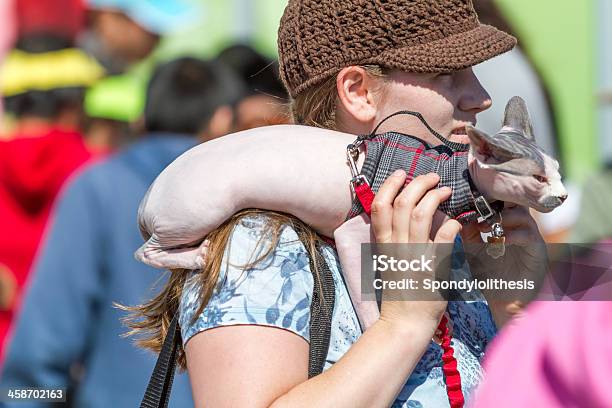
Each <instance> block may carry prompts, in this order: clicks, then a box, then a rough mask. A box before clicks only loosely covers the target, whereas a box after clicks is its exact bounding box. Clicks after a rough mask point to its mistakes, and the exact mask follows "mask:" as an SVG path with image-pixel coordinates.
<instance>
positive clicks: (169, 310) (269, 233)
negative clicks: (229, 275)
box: [116, 209, 321, 370]
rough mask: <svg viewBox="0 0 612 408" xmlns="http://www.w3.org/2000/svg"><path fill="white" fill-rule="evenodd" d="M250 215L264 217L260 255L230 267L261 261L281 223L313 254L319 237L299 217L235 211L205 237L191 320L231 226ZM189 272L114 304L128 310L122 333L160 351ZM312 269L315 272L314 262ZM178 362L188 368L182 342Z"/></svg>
mask: <svg viewBox="0 0 612 408" xmlns="http://www.w3.org/2000/svg"><path fill="white" fill-rule="evenodd" d="M253 215H259V216H265V217H266V222H265V227H264V228H265V229H264V231H263V233H262V236H261V238H260V239H259V242H258V243H257V245H256V249H255V251H254V253H261V254H262V255H260V256H259V257H257V259H254V260H252V261H250V262H249V263H248V264H246V265H233V266H236V267H240V268H242V269H243V270H245V271H246V270H249V269H252V268H253V267H254V266H255V265H257V264H258V263H260V262H262V261H264V260H265V259H266V258H267V257H268V256H270V254H271V253H272V251H273V250H274V248H275V247H276V246H277V245H278V242H279V238H280V234H281V231H282V228H283V227H284V226H288V227H291V228H292V229H293V230H295V231H296V233H297V234H298V236H299V237H301V239H302V241H303V242H306V243H307V244H306V250H307V251H308V254H309V256H310V257H313V256H314V255H315V253H316V252H315V251H316V244H317V242H319V241H320V240H321V238H320V237H319V236H318V235H317V234H316V232H314V231H313V230H312V229H311V228H310V227H308V226H307V225H306V224H304V223H303V222H302V221H300V220H299V219H297V218H295V217H293V216H291V215H288V214H283V213H277V212H272V211H264V210H257V209H247V210H243V211H240V212H238V213H236V214H234V215H233V216H232V217H231V218H230V219H228V220H227V221H226V222H225V223H223V224H222V225H221V226H220V227H218V228H217V229H215V230H214V231H212V232H211V233H210V234H208V235H207V237H206V238H207V239H208V241H209V247H208V252H207V256H206V264H205V266H204V268H203V269H202V271H201V272H200V273H197V274H195V275H194V277H193V278H194V279H196V280H197V282H195V284H197V287H198V288H199V289H200V294H199V298H198V310H197V312H196V313H195V315H194V320H195V319H197V317H198V316H199V315H200V314H201V313H202V311H203V310H204V308H205V307H206V305H207V304H208V302H209V300H210V298H211V296H212V295H213V292H214V290H215V288H216V287H217V285H218V283H219V275H220V272H221V269H222V267H223V265H222V263H223V255H224V253H225V248H226V246H227V245H228V243H229V241H230V239H231V235H232V232H233V230H234V228H235V227H236V225H237V224H238V223H239V222H240V220H241V219H243V218H244V217H248V216H253ZM264 245H265V246H264ZM188 272H189V271H186V270H180V269H177V270H172V271H169V277H168V279H167V281H166V283H165V285H164V286H163V287H162V289H161V290H160V292H159V293H158V294H157V295H156V296H155V297H153V298H152V299H151V300H149V301H147V302H145V303H143V304H141V305H136V306H123V305H119V304H116V307H118V308H120V309H122V310H125V311H127V312H129V315H128V316H127V317H125V318H123V323H124V324H125V325H126V326H128V327H129V329H130V330H129V332H127V333H126V334H125V335H124V336H134V337H135V339H136V340H135V342H136V345H137V346H139V347H142V348H144V349H148V350H151V351H153V352H154V353H159V352H160V350H161V347H162V344H163V341H164V338H165V337H166V334H167V333H168V328H169V326H170V322H171V321H172V318H173V317H174V315H175V314H176V313H178V309H179V304H180V300H181V296H182V293H183V286H184V285H185V282H186V280H187V278H188V276H189V273H188ZM313 272H314V273H315V274H318V270H316V263H315V271H313ZM317 276H318V275H317ZM317 281H319V280H318V279H315V282H317ZM191 323H193V322H191ZM177 364H178V366H179V368H180V369H183V370H184V369H186V367H187V364H186V359H185V352H184V350H183V347H182V345H179V350H178V357H177Z"/></svg>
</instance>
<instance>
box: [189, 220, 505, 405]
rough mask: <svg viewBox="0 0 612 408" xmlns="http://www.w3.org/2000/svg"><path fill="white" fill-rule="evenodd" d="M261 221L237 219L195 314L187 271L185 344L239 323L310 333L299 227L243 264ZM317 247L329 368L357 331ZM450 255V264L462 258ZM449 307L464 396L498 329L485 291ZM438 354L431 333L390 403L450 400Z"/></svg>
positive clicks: (329, 251)
mask: <svg viewBox="0 0 612 408" xmlns="http://www.w3.org/2000/svg"><path fill="white" fill-rule="evenodd" d="M265 223H266V218H265V215H256V216H249V217H245V218H243V219H242V220H241V221H240V222H239V223H238V224H237V225H236V227H235V228H234V231H233V232H232V235H231V237H230V241H229V243H228V245H227V247H226V250H225V255H224V259H223V263H222V268H221V273H220V276H219V284H218V286H217V288H216V290H215V292H214V294H213V296H212V298H211V300H210V302H209V303H208V304H207V305H206V307H205V308H204V310H203V312H202V313H201V314H200V315H199V316H195V313H196V311H197V309H198V296H199V293H200V287H199V285H198V283H197V280H196V279H195V278H197V276H196V274H197V273H198V272H197V271H196V272H192V275H191V276H190V277H189V278H188V279H187V281H186V283H185V286H184V289H183V295H182V299H181V304H180V315H179V317H180V318H179V322H180V326H181V333H182V338H183V344H186V343H187V342H188V341H189V339H190V338H191V337H193V336H194V335H195V334H197V333H200V332H202V331H204V330H207V329H211V328H214V327H219V326H231V325H237V324H254V325H262V326H272V327H279V328H283V329H286V330H290V331H292V332H294V333H296V334H297V335H299V336H301V337H303V338H304V339H305V340H306V341H309V323H310V300H311V296H312V290H313V278H312V274H311V272H310V265H309V257H308V252H307V251H306V249H305V248H304V246H303V245H302V243H301V241H300V240H299V239H298V236H297V234H296V232H295V231H294V230H293V229H292V228H291V227H289V226H285V227H283V229H282V230H281V234H280V240H279V243H278V245H277V246H276V248H274V250H273V251H272V252H271V253H270V254H269V255H268V256H267V257H266V258H265V259H263V260H262V261H260V262H259V263H258V264H257V265H255V266H254V267H253V268H250V269H246V270H243V268H241V266H243V265H247V264H248V263H250V262H252V261H253V260H256V259H258V258H259V257H260V256H261V255H262V254H263V253H262V251H265V250H266V249H267V248H266V244H265V240H266V239H267V237H266V236H265ZM262 242H263V245H262V244H261V243H262ZM322 252H323V256H324V257H325V260H326V262H327V264H328V265H329V268H330V270H331V272H332V275H333V277H334V282H335V285H336V303H335V306H334V312H333V317H332V329H331V340H330V347H329V351H328V354H327V361H326V364H325V369H327V368H329V367H330V366H331V365H332V364H334V363H335V362H336V361H338V360H339V359H340V358H341V357H342V355H343V354H344V353H346V352H347V351H348V349H349V348H350V347H351V345H352V344H353V343H355V342H356V341H357V340H358V339H359V336H361V334H362V332H361V328H360V325H359V321H358V319H357V315H356V313H355V310H354V308H353V305H352V303H351V299H350V297H349V294H348V291H347V287H346V285H345V283H344V281H343V278H342V274H341V272H340V262H339V260H338V257H337V254H336V252H335V250H334V249H333V248H332V247H331V246H328V245H326V246H323V248H322ZM454 261H456V262H454V264H455V266H457V264H458V265H461V263H462V262H463V260H461V259H459V260H454ZM448 313H449V315H450V318H451V320H452V321H453V325H454V329H453V330H454V333H453V340H452V345H453V347H454V349H455V357H456V358H457V362H458V369H459V372H460V373H461V380H462V389H463V393H464V395H465V398H466V404H467V402H469V398H470V395H471V394H472V392H473V391H474V389H475V387H476V386H477V385H478V383H479V382H480V381H481V378H482V367H481V363H480V361H481V359H482V357H483V356H484V351H485V348H486V346H487V344H488V343H489V341H490V340H491V339H492V337H493V336H494V335H495V333H496V330H495V325H494V323H493V320H492V317H491V314H490V311H489V308H488V306H487V304H486V303H485V302H484V300H482V299H481V300H476V301H462V302H449V305H448ZM441 358H442V350H441V348H440V346H438V345H437V344H436V343H434V342H433V341H432V342H431V343H430V344H429V347H428V348H427V350H426V352H425V353H424V355H423V357H422V358H421V361H420V362H419V363H418V364H417V366H416V368H415V369H414V371H413V373H412V375H411V376H410V377H409V378H408V379H407V381H406V384H405V386H404V387H403V389H402V391H401V392H400V394H399V395H398V397H397V399H396V401H395V402H394V404H393V405H392V406H393V407H410V408H416V407H448V406H449V403H448V397H447V395H446V386H445V384H444V378H443V374H442V359H441Z"/></svg>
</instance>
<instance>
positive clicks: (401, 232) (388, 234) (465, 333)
mask: <svg viewBox="0 0 612 408" xmlns="http://www.w3.org/2000/svg"><path fill="white" fill-rule="evenodd" d="M514 44H515V40H514V38H513V37H510V36H508V35H506V34H504V33H501V32H499V31H497V30H495V29H493V28H491V27H487V26H481V25H480V24H479V22H478V20H477V16H476V15H475V12H474V10H473V7H472V4H471V1H469V0H448V1H438V2H436V3H435V4H432V2H429V1H427V0H421V1H407V0H390V1H385V2H382V1H367V2H364V1H355V0H353V1H342V2H338V1H331V0H322V1H321V0H319V1H311V0H291V1H290V2H289V5H288V6H287V9H286V10H285V14H284V16H283V18H282V20H281V26H280V30H279V54H280V62H281V64H280V67H281V76H282V79H283V82H284V83H285V86H286V87H287V90H288V92H289V94H290V95H291V97H292V112H293V116H294V119H295V121H296V122H297V123H300V124H305V125H311V126H319V127H324V128H329V129H335V130H339V131H343V132H347V133H353V134H367V133H370V132H371V131H372V130H373V129H374V128H375V127H376V125H377V124H378V123H379V122H380V121H381V120H382V119H383V118H385V117H387V116H388V115H390V114H392V113H394V112H396V111H399V110H404V109H410V110H413V111H415V110H416V111H419V112H421V113H422V114H423V115H424V117H425V118H426V119H427V121H428V122H429V124H430V125H431V126H432V127H433V128H434V129H436V130H437V131H438V132H439V133H440V134H442V135H444V136H445V137H447V138H448V139H450V140H451V141H454V142H463V143H467V136H466V135H465V126H466V124H468V123H471V124H474V123H475V122H476V114H478V113H479V112H481V111H483V110H485V109H487V108H488V107H489V106H490V104H491V101H490V100H489V96H488V95H487V93H486V92H485V90H484V89H482V87H481V86H480V84H479V82H478V80H477V79H476V77H475V76H474V74H473V72H472V69H471V66H472V65H474V64H476V63H479V62H481V61H483V60H485V59H488V58H491V57H493V56H495V55H498V54H500V53H503V52H505V51H508V50H509V49H511V48H512V47H513V46H514ZM390 130H393V131H395V132H402V133H407V134H410V135H413V136H416V137H419V138H421V139H423V140H424V141H426V142H428V143H430V144H432V145H436V144H439V141H438V140H437V139H435V137H434V136H432V135H431V134H430V133H429V132H428V131H427V130H426V129H425V128H424V127H423V126H422V125H421V124H420V122H418V121H416V120H413V119H410V118H406V117H401V119H399V118H394V119H391V120H389V121H387V122H385V124H384V126H383V127H382V128H381V129H380V132H384V131H390ZM405 180H406V174H405V173H404V172H402V171H399V172H397V173H396V174H394V175H393V176H392V177H389V179H388V180H387V181H386V182H385V183H384V184H383V185H382V187H381V188H380V189H379V191H378V192H377V195H376V198H375V201H374V203H373V205H372V227H373V230H374V235H375V237H376V241H377V242H383V243H408V242H432V241H431V240H430V236H433V237H434V238H433V241H434V242H446V243H452V242H454V240H455V237H456V236H457V234H458V233H459V231H460V230H461V226H460V225H459V224H458V223H457V222H455V221H447V222H446V223H444V224H443V225H442V226H440V227H439V228H437V229H436V228H433V230H432V219H433V216H434V213H435V212H436V209H437V207H438V206H439V204H440V203H441V202H443V201H444V200H446V199H447V198H448V197H449V196H450V191H449V190H446V189H434V187H435V186H436V184H437V182H438V180H439V178H438V176H437V175H434V174H430V175H427V176H422V177H419V178H416V179H415V180H413V181H411V182H410V184H408V186H407V187H406V188H404V189H403V190H402V192H401V193H399V191H400V189H401V187H402V186H403V185H404V183H405ZM398 193H399V195H398ZM504 220H506V221H507V222H505V224H504V226H505V228H506V230H507V234H508V236H511V235H512V233H513V231H522V232H523V233H529V234H537V231H535V230H534V228H535V227H534V224H533V221H532V220H531V219H530V218H529V216H528V213H527V211H526V210H524V209H513V210H510V211H509V212H507V213H506V214H505V217H504ZM462 233H463V234H464V235H465V236H466V237H469V238H470V239H472V238H473V237H475V236H476V235H478V234H477V233H478V231H476V230H475V229H473V228H472V229H468V228H464V231H463V232H462ZM300 237H301V238H302V239H304V237H305V240H306V241H307V245H303V244H302V243H301V242H300V239H299V238H300ZM208 240H209V241H210V245H209V247H208V255H207V264H206V266H205V268H204V269H203V270H202V271H198V272H193V273H189V274H186V273H173V274H172V276H171V279H170V281H169V282H168V284H167V286H166V287H165V289H164V291H162V293H161V294H160V295H159V296H158V297H157V298H155V299H153V300H152V301H151V302H150V303H148V304H145V305H143V306H141V307H140V308H139V310H140V315H141V316H144V320H142V321H141V322H140V323H139V324H135V325H133V327H134V328H136V329H137V331H138V330H143V329H144V330H145V332H146V333H147V334H148V337H146V338H145V339H144V341H143V342H142V343H141V344H142V345H144V346H146V347H148V348H151V349H153V350H157V351H158V350H159V348H160V344H161V341H162V339H163V336H164V335H165V333H166V330H167V327H168V322H169V321H170V319H171V318H172V316H173V313H174V310H176V307H179V310H180V324H181V331H182V340H183V345H184V353H183V352H181V354H180V356H179V364H180V365H181V366H183V367H185V366H186V367H187V369H188V371H189V375H190V378H191V382H192V387H193V393H194V399H195V401H196V405H197V406H204V405H206V406H212V407H216V406H292V407H293V406H334V407H342V406H347V407H360V406H363V407H372V406H391V405H393V406H406V407H418V406H430V407H438V406H448V404H449V402H448V398H447V394H446V387H445V385H444V380H443V374H442V370H441V364H442V362H441V351H440V347H439V346H438V345H437V344H436V343H435V342H433V341H432V337H434V335H435V331H436V327H437V326H438V323H439V322H440V319H441V317H442V315H443V313H444V312H445V311H448V314H449V315H450V317H451V320H452V321H453V324H454V342H453V346H454V348H455V356H456V358H457V360H458V363H459V371H460V372H461V376H462V387H463V391H464V394H465V395H466V396H468V397H469V394H470V392H471V391H472V389H473V388H474V387H475V386H476V385H477V384H478V382H479V380H480V378H481V369H480V359H481V357H482V356H483V353H484V348H485V347H486V345H487V343H488V341H489V339H490V338H491V337H492V336H493V335H494V333H495V324H494V323H493V320H492V318H491V313H490V311H489V309H488V307H487V305H486V303H484V302H472V303H465V302H464V303H448V304H447V302H446V301H437V302H433V301H432V302H409V301H403V302H389V301H385V300H383V302H382V310H381V316H380V319H379V320H378V321H377V322H376V323H374V324H373V325H372V326H371V327H370V328H368V330H367V331H366V332H364V333H361V329H360V327H359V323H358V320H357V316H356V314H355V312H354V310H353V307H352V304H351V300H350V298H349V296H348V294H347V289H346V286H345V285H344V282H343V280H342V277H341V274H340V270H339V262H338V259H337V255H336V253H335V251H334V249H333V247H332V246H331V245H329V244H326V243H322V244H321V246H322V252H323V255H324V257H325V260H326V262H327V266H328V267H329V269H330V270H331V271H332V274H333V277H334V281H335V284H336V303H335V307H334V313H333V319H332V334H331V342H330V348H329V352H328V355H327V364H326V367H325V368H326V370H325V371H324V372H323V373H322V374H321V375H319V376H316V377H314V378H312V379H308V376H307V372H308V351H309V344H308V341H309V327H308V322H309V315H310V309H309V306H310V299H311V297H312V293H313V286H314V284H313V276H312V274H311V271H310V267H309V258H310V257H311V256H312V255H313V250H312V248H313V247H314V245H313V244H314V243H315V242H320V238H319V237H317V236H316V235H315V234H314V233H313V232H312V231H311V230H310V229H309V228H308V227H307V226H306V225H304V224H303V223H301V222H300V221H299V220H296V219H294V218H291V217H289V216H286V215H283V214H278V213H270V212H262V211H258V210H248V211H243V212H241V213H238V214H236V215H235V216H234V217H232V218H231V219H230V220H228V221H227V222H226V223H225V224H224V225H222V226H221V227H220V228H218V229H217V230H215V231H214V232H213V233H211V234H210V235H209V236H208ZM177 272H178V271H177ZM316 272H317V271H315V273H316ZM493 312H494V314H495V315H496V318H497V317H499V322H502V318H503V316H501V314H497V313H496V311H493Z"/></svg>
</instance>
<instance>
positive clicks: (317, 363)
mask: <svg viewBox="0 0 612 408" xmlns="http://www.w3.org/2000/svg"><path fill="white" fill-rule="evenodd" d="M304 245H306V243H304ZM316 249H317V250H316V252H315V254H314V255H315V256H314V258H315V259H312V258H313V257H312V256H311V257H310V270H311V271H312V276H313V278H314V279H313V280H314V286H313V290H312V301H311V303H310V351H309V353H310V355H309V359H308V378H312V377H314V376H317V375H319V374H321V373H322V372H323V367H324V366H325V360H326V358H327V351H328V349H329V340H330V337H331V324H332V316H333V313H334V304H335V302H336V288H335V284H334V277H333V275H332V273H331V271H330V270H329V266H328V265H327V262H325V258H324V257H323V255H322V253H321V247H320V245H319V243H317V244H316ZM315 262H316V265H317V268H318V271H319V273H318V274H317V273H315V267H314V266H315Z"/></svg>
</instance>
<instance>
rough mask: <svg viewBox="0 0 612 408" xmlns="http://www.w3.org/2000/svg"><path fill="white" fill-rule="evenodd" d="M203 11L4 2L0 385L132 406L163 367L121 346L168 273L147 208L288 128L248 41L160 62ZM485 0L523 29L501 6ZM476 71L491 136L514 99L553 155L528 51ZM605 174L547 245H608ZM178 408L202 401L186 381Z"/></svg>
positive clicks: (269, 73)
mask: <svg viewBox="0 0 612 408" xmlns="http://www.w3.org/2000/svg"><path fill="white" fill-rule="evenodd" d="M201 4H202V2H198V1H195V0H192V1H189V0H53V1H51V0H0V93H1V94H2V104H3V107H2V109H1V110H0V115H2V117H1V119H0V220H1V221H2V226H3V233H2V234H0V367H1V369H2V374H1V375H2V377H1V378H0V388H3V387H17V386H21V387H26V386H29V387H45V386H58V387H59V386H61V387H67V388H68V390H69V400H70V401H72V404H73V405H75V406H88V407H109V406H118V407H128V406H136V405H137V404H138V403H139V400H140V398H141V397H142V392H143V391H144V389H145V386H146V382H147V380H148V376H149V374H150V372H151V371H152V369H153V365H154V362H155V360H154V356H152V355H149V354H146V353H145V352H143V351H140V350H138V349H136V348H135V347H134V346H133V345H132V344H131V342H130V341H129V340H126V339H124V338H122V337H121V335H122V334H124V332H125V327H123V326H122V325H121V322H120V318H121V317H122V316H124V314H123V312H121V311H120V310H118V309H117V308H115V307H114V306H113V304H114V303H115V302H116V303H119V304H124V305H134V304H139V303H141V302H142V301H143V300H145V299H147V298H150V297H151V291H150V290H151V288H152V287H158V286H161V285H159V283H160V282H161V281H163V279H165V275H163V274H162V273H160V272H159V271H156V270H153V269H151V268H149V267H146V266H144V265H143V264H140V263H138V262H136V261H135V260H134V258H133V252H134V250H135V249H136V248H138V247H139V246H140V244H141V242H142V238H141V237H140V235H139V232H138V229H137V227H136V221H135V220H136V213H137V208H138V204H139V202H140V200H141V199H142V197H143V196H144V194H145V192H146V190H147V188H148V186H149V185H150V183H151V182H152V181H153V180H154V178H155V177H156V176H157V175H158V174H159V173H160V172H161V171H162V170H163V168H164V167H165V166H167V165H168V164H169V163H171V162H172V161H173V160H174V159H175V158H176V157H177V156H178V155H180V154H181V153H183V152H184V151H186V150H188V149H189V148H191V147H193V146H194V145H196V144H197V143H201V142H206V141H209V140H211V139H214V138H217V137H221V136H223V135H226V134H228V133H232V132H236V131H241V130H246V129H251V128H254V127H259V126H266V125H272V124H283V123H289V121H290V119H289V118H290V115H289V112H288V110H287V106H288V105H287V102H288V101H287V94H286V92H285V90H284V88H283V86H282V84H281V83H280V81H279V79H278V66H277V62H276V61H274V60H272V59H270V58H269V57H267V56H264V55H262V54H261V53H259V52H258V51H257V50H256V49H255V48H253V46H252V45H250V44H249V43H241V44H231V45H229V46H228V47H226V48H225V49H223V50H221V51H220V52H219V53H218V54H217V55H216V56H215V57H214V58H209V59H207V60H205V59H202V58H200V57H197V56H194V55H185V56H182V57H180V58H173V59H171V60H164V59H163V58H159V57H158V56H157V55H156V48H157V47H158V46H159V44H160V41H161V40H162V39H163V38H164V37H165V36H167V35H170V34H171V33H172V32H174V31H176V30H178V29H181V28H184V27H185V26H187V25H197V24H198V22H199V20H198V16H200V14H201V12H202V11H201ZM475 5H476V6H477V9H478V12H479V15H480V17H481V20H482V21H483V22H485V23H489V24H492V25H496V26H497V27H500V28H502V29H504V30H506V31H509V32H511V33H514V34H515V35H517V36H519V35H518V34H517V33H515V32H513V30H512V27H511V26H510V24H509V23H508V22H507V21H506V20H505V19H504V18H503V16H502V15H501V14H500V13H499V10H497V9H496V8H495V7H491V5H492V2H491V1H476V2H475ZM279 7H281V8H282V5H279ZM519 37H520V36H519ZM193 41H206V39H205V38H194V39H193ZM476 72H477V74H478V76H479V77H480V78H481V80H482V82H483V84H484V86H485V88H487V89H488V90H489V92H490V93H491V95H492V96H493V100H494V101H496V100H497V101H499V102H497V103H494V105H493V109H491V110H490V111H488V112H485V113H484V114H483V115H481V117H480V118H479V121H480V124H479V127H481V128H483V129H484V130H486V131H488V132H489V133H495V132H496V131H497V130H498V127H499V122H500V118H501V117H502V112H501V111H500V109H503V106H504V104H505V101H506V100H507V99H509V98H510V97H511V96H512V95H515V94H519V95H521V96H523V97H524V99H526V101H527V103H528V105H529V107H530V108H531V110H532V114H533V116H534V117H535V118H537V119H536V134H537V135H538V138H539V143H540V144H541V145H543V146H544V147H545V149H546V150H547V151H549V152H551V153H552V154H553V155H557V153H558V138H557V135H556V120H555V115H554V108H553V107H552V106H551V102H550V98H549V97H548V93H547V90H546V88H545V86H544V83H543V81H542V79H541V77H540V76H539V74H538V72H537V70H536V69H535V68H534V65H533V64H532V63H531V61H530V60H529V57H528V56H527V55H526V54H525V53H524V52H523V51H522V50H521V48H517V49H516V50H514V51H512V52H511V53H508V54H506V55H504V56H502V57H500V58H498V59H495V60H492V61H489V62H487V63H485V64H482V65H481V66H479V67H477V68H476ZM500 77H503V78H505V79H506V80H505V81H499V78H500ZM509 78H514V79H513V80H510V79H509ZM517 84H520V85H521V86H522V88H520V89H519V88H517ZM561 166H562V168H563V163H561ZM610 174H611V171H610V170H606V171H604V172H602V173H601V174H600V175H599V176H597V177H596V178H594V179H593V180H592V181H591V182H590V183H589V184H588V185H587V187H586V189H585V193H584V196H585V199H584V201H583V202H584V204H583V205H581V204H580V198H579V197H580V190H579V189H577V188H574V189H573V190H571V191H572V192H571V193H570V198H571V201H568V202H567V203H566V204H565V205H564V206H563V208H561V210H563V211H565V212H563V213H559V212H556V213H555V215H554V216H549V217H540V219H539V221H540V223H541V228H542V230H543V232H544V233H545V235H546V236H547V238H548V239H549V240H550V241H551V242H553V241H556V242H561V241H563V240H568V239H572V240H575V241H577V242H581V241H600V240H606V239H611V238H612V229H611V228H612V220H610V213H608V212H607V208H608V206H609V203H611V202H612V176H611V175H610ZM577 219H578V220H579V221H578V223H576V222H575V221H576V220H577ZM574 226H576V227H575V228H574ZM570 237H571V238H570ZM171 404H173V405H174V406H190V405H192V402H191V392H190V388H189V384H188V381H187V378H186V376H185V375H179V376H177V378H176V379H175V384H174V389H173V398H172V402H171ZM19 406H27V405H26V404H21V405H19Z"/></svg>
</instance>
